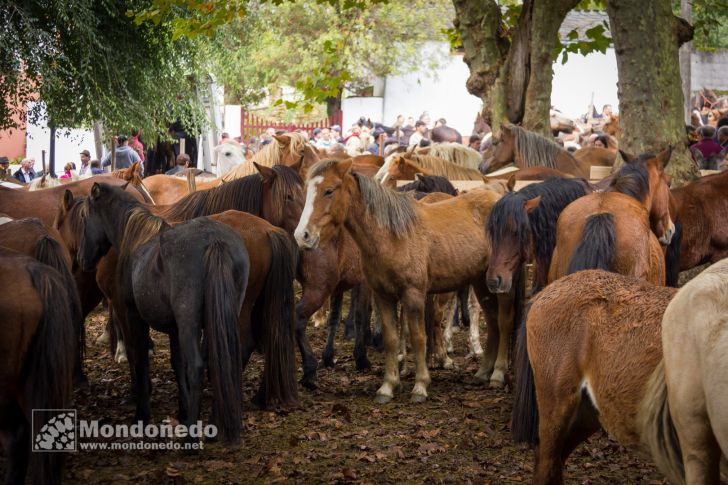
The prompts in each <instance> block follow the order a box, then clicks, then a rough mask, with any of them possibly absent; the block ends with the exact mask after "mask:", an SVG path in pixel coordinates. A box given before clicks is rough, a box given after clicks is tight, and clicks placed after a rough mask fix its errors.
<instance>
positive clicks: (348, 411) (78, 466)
mask: <svg viewBox="0 0 728 485" xmlns="http://www.w3.org/2000/svg"><path fill="white" fill-rule="evenodd" d="M105 322H106V316H105V314H104V313H102V312H101V311H97V312H94V313H92V315H91V316H90V317H89V319H88V321H87V332H88V340H87V341H88V342H89V345H88V353H87V360H86V366H87V373H88V377H89V381H90V386H89V387H88V388H86V389H82V390H77V391H76V393H75V403H74V407H75V408H76V409H77V410H78V417H79V419H87V420H92V419H98V420H100V423H101V424H122V423H130V422H131V419H132V417H133V408H132V407H131V406H128V405H124V404H122V400H123V398H124V397H125V396H126V395H127V394H128V392H129V383H128V382H129V379H128V370H127V368H126V367H125V366H121V365H118V364H116V363H114V362H113V361H112V359H111V358H110V356H109V354H108V353H107V351H106V349H105V348H103V347H101V346H100V345H98V344H96V343H95V339H96V338H97V337H98V336H99V335H100V334H101V333H102V330H103V326H104V324H105ZM309 332H310V336H311V339H312V344H313V347H314V349H315V351H316V352H317V354H318V355H320V353H321V350H322V349H323V345H324V342H325V335H326V330H325V329H324V328H315V329H314V328H310V330H309ZM466 333H467V332H463V331H460V332H458V333H456V334H455V355H454V360H455V364H456V367H455V369H453V370H434V371H432V384H431V385H430V388H429V395H430V399H429V400H428V401H427V402H426V403H425V404H420V405H413V404H410V403H409V391H410V389H411V386H412V385H413V377H412V376H411V375H410V376H407V377H405V378H404V379H403V384H404V388H403V391H402V392H400V393H399V394H398V395H396V397H395V400H394V401H393V402H392V403H390V404H388V405H386V406H380V405H377V404H375V403H374V399H373V398H374V393H375V391H376V389H377V387H378V386H379V384H380V378H381V375H382V372H383V359H382V354H379V353H377V352H375V351H371V352H370V359H371V361H372V365H373V368H372V369H371V370H370V371H367V372H357V371H356V370H355V368H354V362H353V358H352V357H351V351H352V345H351V342H348V341H345V340H344V339H343V337H339V339H338V341H337V345H338V348H337V362H336V368H335V369H322V370H320V371H319V379H320V386H319V389H318V390H316V391H307V390H303V389H301V405H300V408H298V409H295V410H292V411H289V412H270V411H261V410H257V409H255V408H253V407H252V406H251V405H250V399H251V398H252V396H253V394H254V392H255V390H256V386H257V382H258V377H259V375H260V371H261V364H262V360H261V358H260V357H259V356H254V357H253V359H252V361H251V365H250V367H249V368H248V370H247V371H246V373H245V376H244V386H245V389H244V391H245V399H246V404H245V410H244V412H245V414H244V421H245V426H244V428H245V429H244V434H243V441H242V444H241V445H239V446H238V447H230V446H228V445H224V444H221V443H206V444H205V449H204V450H202V451H200V452H197V453H196V454H193V455H188V454H184V455H183V454H182V453H181V452H178V451H154V450H145V451H79V452H77V453H72V454H69V455H68V457H67V460H66V467H65V472H64V479H65V481H67V482H68V483H80V482H83V483H110V482H113V483H119V482H134V483H156V484H159V483H270V482H290V483H340V482H356V483H403V482H405V483H421V482H427V483H493V484H496V483H513V482H530V479H531V474H532V470H533V454H532V452H531V451H530V450H529V449H527V448H526V447H525V446H521V445H515V444H514V443H513V442H512V440H511V438H510V432H509V431H510V430H509V420H510V412H511V394H510V391H509V390H497V391H496V390H488V389H486V388H484V387H482V386H480V385H477V384H475V383H473V381H472V379H471V376H472V375H473V374H474V372H475V371H476V369H477V364H476V362H475V361H473V360H469V359H466V357H465V354H466V353H467V352H466V347H465V338H466ZM153 337H154V340H155V343H156V354H155V356H154V359H153V363H152V382H153V386H154V389H153V394H152V413H153V422H156V423H159V422H161V421H162V420H165V419H172V420H173V418H172V417H173V416H175V413H176V409H177V389H176V385H175V382H174V377H173V375H172V371H171V368H170V365H169V347H168V343H167V338H166V336H164V335H161V334H156V333H155V334H154V335H153ZM410 367H411V366H410ZM299 374H300V370H299ZM206 396H207V397H206V400H205V407H204V409H205V417H206V416H207V412H208V411H209V394H206ZM122 441H125V440H122ZM126 441H135V440H134V439H132V438H128V439H127V440H126ZM2 465H3V463H2V462H1V461H0V473H2V472H3V470H2V468H4V467H3V466H2ZM565 476H566V480H567V483H579V484H615V483H625V484H626V483H630V484H632V483H647V484H655V485H656V484H660V483H662V478H661V476H660V474H659V473H658V472H657V471H656V470H655V468H654V467H653V466H652V465H650V464H648V463H646V462H645V461H642V460H640V459H638V457H636V456H635V455H634V454H632V453H629V452H627V451H625V450H624V449H623V448H622V447H621V446H619V445H618V444H617V443H616V442H615V441H613V440H611V439H609V437H607V436H606V435H605V434H604V433H600V434H599V435H597V436H596V437H594V438H592V439H591V440H590V441H589V442H588V443H587V444H585V445H582V446H581V447H579V448H578V449H577V450H576V451H575V453H574V454H573V455H572V457H571V459H570V460H569V462H568V464H567V466H566V471H565Z"/></svg>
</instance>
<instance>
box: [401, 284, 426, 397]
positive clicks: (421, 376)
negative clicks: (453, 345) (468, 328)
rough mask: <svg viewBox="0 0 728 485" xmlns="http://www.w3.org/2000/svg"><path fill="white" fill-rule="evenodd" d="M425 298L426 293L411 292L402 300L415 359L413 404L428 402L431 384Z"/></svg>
mask: <svg viewBox="0 0 728 485" xmlns="http://www.w3.org/2000/svg"><path fill="white" fill-rule="evenodd" d="M425 296H426V294H425V293H424V292H419V291H417V290H410V291H408V292H407V293H405V295H404V298H403V299H402V313H404V316H405V321H406V322H407V327H408V328H409V333H410V341H411V344H412V353H413V354H414V358H415V386H414V387H413V388H412V399H411V401H412V402H413V403H421V402H424V401H426V400H427V386H428V385H429V384H430V373H429V371H428V370H427V337H426V335H425Z"/></svg>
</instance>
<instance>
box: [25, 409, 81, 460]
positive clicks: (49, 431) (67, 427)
mask: <svg viewBox="0 0 728 485" xmlns="http://www.w3.org/2000/svg"><path fill="white" fill-rule="evenodd" d="M49 415H50V416H52V417H51V418H50V419H48V420H47V421H45V419H46V418H45V416H49ZM43 421H45V422H44V423H43ZM36 423H37V424H43V426H42V427H41V428H40V430H39V431H38V434H37V435H35V439H34V440H33V451H76V450H77V448H76V410H75V409H33V413H32V425H33V428H32V429H37V428H36Z"/></svg>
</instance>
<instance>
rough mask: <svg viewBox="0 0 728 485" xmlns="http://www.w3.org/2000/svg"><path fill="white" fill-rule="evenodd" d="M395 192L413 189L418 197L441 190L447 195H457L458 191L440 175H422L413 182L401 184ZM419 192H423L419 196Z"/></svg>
mask: <svg viewBox="0 0 728 485" xmlns="http://www.w3.org/2000/svg"><path fill="white" fill-rule="evenodd" d="M395 190H396V191H397V192H408V191H414V192H415V198H416V199H418V200H419V199H420V198H422V197H423V196H424V195H425V194H431V193H433V192H442V193H445V194H449V195H458V191H457V189H456V188H455V186H453V184H452V183H451V182H450V181H449V180H448V179H447V178H446V177H442V176H440V175H422V176H420V177H418V178H417V180H415V181H414V182H411V183H409V184H407V185H402V186H401V187H397V188H396V189H395ZM419 194H423V195H422V196H419Z"/></svg>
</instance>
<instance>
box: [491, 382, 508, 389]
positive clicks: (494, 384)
mask: <svg viewBox="0 0 728 485" xmlns="http://www.w3.org/2000/svg"><path fill="white" fill-rule="evenodd" d="M489 387H490V388H491V389H503V388H504V387H505V384H504V383H503V382H502V381H490V386H489Z"/></svg>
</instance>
